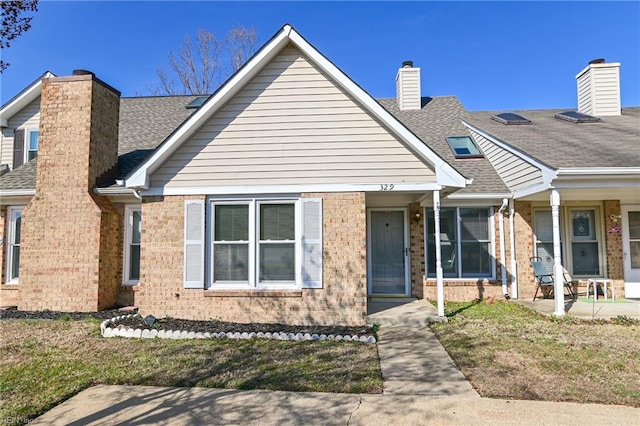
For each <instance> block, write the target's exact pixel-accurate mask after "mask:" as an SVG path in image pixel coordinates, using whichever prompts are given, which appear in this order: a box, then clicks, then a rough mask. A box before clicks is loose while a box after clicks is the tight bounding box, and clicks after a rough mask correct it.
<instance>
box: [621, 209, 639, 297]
mask: <svg viewBox="0 0 640 426" xmlns="http://www.w3.org/2000/svg"><path fill="white" fill-rule="evenodd" d="M621 222H622V252H623V253H622V257H623V263H624V292H625V297H633V298H637V297H640V206H635V207H634V206H622V218H621Z"/></svg>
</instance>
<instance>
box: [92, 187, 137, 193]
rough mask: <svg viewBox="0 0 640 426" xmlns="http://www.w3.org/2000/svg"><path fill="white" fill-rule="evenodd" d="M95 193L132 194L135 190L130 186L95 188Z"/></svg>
mask: <svg viewBox="0 0 640 426" xmlns="http://www.w3.org/2000/svg"><path fill="white" fill-rule="evenodd" d="M93 193H94V194H98V195H132V194H133V190H132V189H130V188H121V187H116V188H113V187H111V188H93ZM134 195H135V194H134Z"/></svg>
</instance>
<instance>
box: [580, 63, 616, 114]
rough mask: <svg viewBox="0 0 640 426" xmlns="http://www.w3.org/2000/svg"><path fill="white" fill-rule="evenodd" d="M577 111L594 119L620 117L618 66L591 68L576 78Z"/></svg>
mask: <svg viewBox="0 0 640 426" xmlns="http://www.w3.org/2000/svg"><path fill="white" fill-rule="evenodd" d="M578 111H580V112H583V113H585V114H589V115H593V116H596V117H606V116H612V115H620V68H619V67H618V66H616V65H610V66H606V64H605V65H604V66H602V65H600V66H593V67H591V68H589V70H588V71H586V72H585V73H583V74H582V75H581V76H580V77H578Z"/></svg>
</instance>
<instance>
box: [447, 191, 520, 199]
mask: <svg viewBox="0 0 640 426" xmlns="http://www.w3.org/2000/svg"><path fill="white" fill-rule="evenodd" d="M501 198H511V194H510V193H506V194H498V193H495V194H491V193H485V194H473V193H471V194H470V193H464V194H460V193H458V192H454V193H453V194H451V195H447V199H449V200H487V199H490V200H499V199H501Z"/></svg>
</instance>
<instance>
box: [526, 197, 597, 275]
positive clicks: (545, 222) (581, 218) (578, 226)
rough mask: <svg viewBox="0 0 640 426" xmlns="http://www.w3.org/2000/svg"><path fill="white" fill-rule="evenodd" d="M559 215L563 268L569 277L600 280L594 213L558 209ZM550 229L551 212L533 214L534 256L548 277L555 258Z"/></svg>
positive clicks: (578, 209) (593, 209)
mask: <svg viewBox="0 0 640 426" xmlns="http://www.w3.org/2000/svg"><path fill="white" fill-rule="evenodd" d="M560 213H561V214H560V250H561V253H560V256H561V262H562V265H563V266H564V267H565V268H566V269H567V270H568V271H569V272H570V273H571V274H572V275H576V276H589V277H591V276H594V277H597V276H601V275H602V272H601V271H602V268H601V265H600V258H601V255H600V251H601V244H600V237H599V233H598V226H597V223H598V222H597V218H598V211H597V209H596V208H561V212H560ZM552 225H553V224H552V220H551V210H546V209H545V210H542V209H540V210H534V234H535V235H534V238H535V255H536V256H538V257H540V258H542V260H543V261H544V263H545V265H546V266H547V270H548V271H549V272H550V273H551V272H552V271H553V255H554V252H553V226H552ZM564 225H567V226H564ZM564 241H567V244H564Z"/></svg>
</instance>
